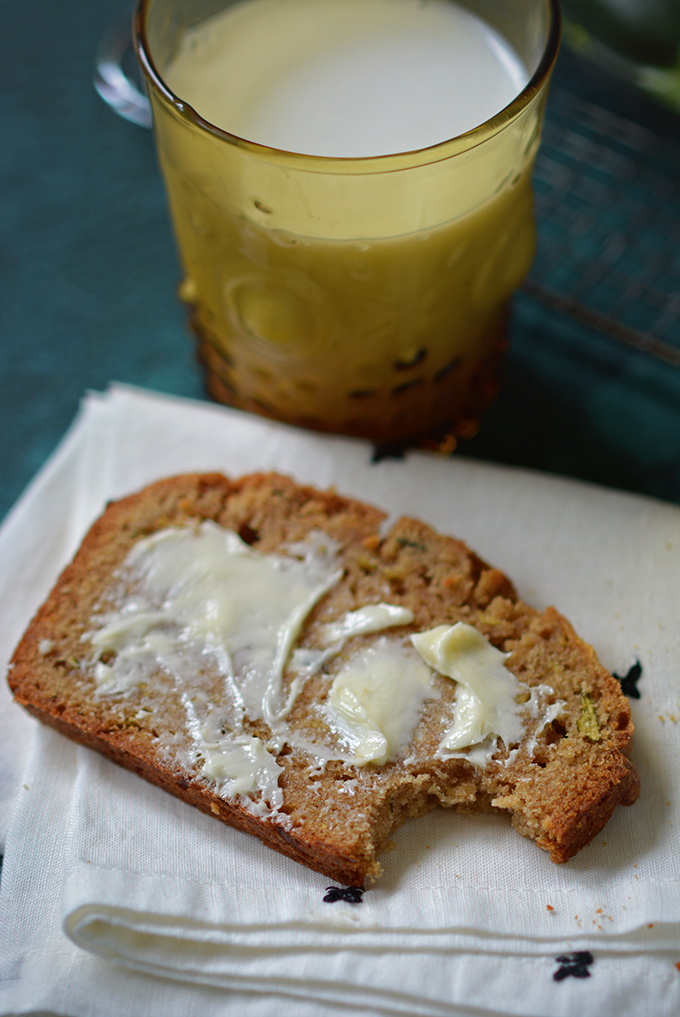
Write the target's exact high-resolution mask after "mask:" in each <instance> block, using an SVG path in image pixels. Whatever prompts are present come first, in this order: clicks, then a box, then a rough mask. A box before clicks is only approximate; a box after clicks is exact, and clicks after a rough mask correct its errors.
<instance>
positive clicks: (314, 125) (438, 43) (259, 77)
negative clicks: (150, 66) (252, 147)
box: [164, 0, 529, 158]
mask: <svg viewBox="0 0 680 1017" xmlns="http://www.w3.org/2000/svg"><path fill="white" fill-rule="evenodd" d="M164 77H165V80H166V81H167V83H168V84H169V85H170V87H171V89H172V90H173V91H174V92H175V94H176V95H177V96H179V98H181V99H183V100H184V101H185V102H188V103H189V104H190V105H191V106H193V108H194V109H195V110H196V111H197V112H198V113H199V114H200V115H201V116H202V117H203V118H204V119H206V120H208V121H210V122H211V123H213V124H215V125H216V126H218V127H221V128H222V129H224V130H227V131H229V132H230V133H232V134H236V135H238V136H239V137H242V138H247V139H248V140H249V141H255V142H259V143H260V144H263V145H268V146H270V147H272V148H280V149H285V150H288V151H292V152H300V153H305V154H308V155H324V156H335V157H340V158H344V157H361V156H375V155H387V154H389V153H394V152H406V151H412V150H415V149H421V148H427V147H429V146H431V145H436V144H438V143H439V142H442V141H445V140H447V139H448V138H453V137H456V136H457V135H459V134H464V133H465V132H466V131H469V130H471V129H472V128H474V127H477V126H479V125H480V124H482V123H484V121H485V120H488V119H489V118H490V117H492V116H494V115H495V114H496V113H498V112H499V111H500V110H501V109H503V108H504V107H505V106H507V105H508V103H510V102H511V101H512V100H513V99H514V98H515V96H516V95H517V94H518V93H519V92H520V91H521V90H522V89H523V88H524V86H525V85H526V83H527V81H528V77H529V75H528V73H527V70H526V68H525V67H524V65H523V64H522V62H521V60H520V58H519V57H518V55H517V54H516V53H515V51H514V50H513V49H512V47H511V46H510V45H509V43H508V42H507V41H506V40H505V39H504V38H503V37H502V36H500V35H499V34H498V33H497V32H496V31H495V30H494V29H492V28H490V27H489V25H487V24H486V23H485V22H483V21H481V20H480V19H479V18H477V17H475V16H474V15H472V14H470V13H469V12H468V11H465V10H463V9H462V8H461V7H458V6H457V4H455V3H451V2H448V0H244V2H242V3H239V4H237V5H236V6H234V7H231V8H229V9H227V10H226V11H225V12H222V13H220V14H218V15H217V16H215V17H213V18H211V19H209V20H207V21H205V22H203V23H202V24H200V25H199V26H197V27H196V28H194V29H192V30H190V31H189V32H187V33H186V35H185V37H184V40H183V42H182V45H181V46H180V49H179V51H178V53H177V54H176V56H175V58H174V60H173V61H172V63H171V64H170V65H169V66H168V67H167V68H165V71H164Z"/></svg>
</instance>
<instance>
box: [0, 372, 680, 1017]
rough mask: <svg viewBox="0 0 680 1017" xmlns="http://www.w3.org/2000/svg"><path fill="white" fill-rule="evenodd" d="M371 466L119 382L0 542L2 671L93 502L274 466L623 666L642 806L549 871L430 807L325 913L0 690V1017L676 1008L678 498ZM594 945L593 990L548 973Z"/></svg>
mask: <svg viewBox="0 0 680 1017" xmlns="http://www.w3.org/2000/svg"><path fill="white" fill-rule="evenodd" d="M370 453H371V449H370V447H369V446H367V445H366V444H365V443H363V442H359V441H351V440H347V439H341V438H334V437H325V436H317V435H310V434H307V433H305V432H300V431H296V430H294V429H291V428H286V427H284V426H282V425H278V424H273V423H271V422H269V421H264V420H259V419H257V418H252V417H249V416H247V415H244V414H240V413H238V412H237V411H232V410H228V409H224V408H220V407H214V406H210V405H206V404H192V403H190V402H189V401H185V400H177V399H171V398H167V397H161V396H157V395H153V394H151V393H144V392H142V391H140V390H135V389H130V388H127V387H124V386H113V387H112V388H111V389H110V390H109V392H108V393H106V395H104V396H102V395H97V394H91V395H89V396H88V397H87V398H86V399H85V401H84V405H83V408H82V410H81V413H80V415H79V418H78V419H77V421H76V423H75V424H74V427H73V428H72V430H71V432H70V433H69V435H68V436H67V437H66V439H65V441H64V443H63V444H62V446H61V447H60V449H59V450H58V452H57V453H56V455H55V457H54V459H53V460H52V461H51V462H50V463H49V464H48V465H47V467H46V468H45V469H44V470H43V471H42V472H41V474H40V475H39V477H38V478H37V479H36V481H35V482H34V484H33V485H32V486H31V488H30V489H29V491H28V492H27V493H26V495H25V496H24V498H23V499H22V500H21V502H20V503H19V504H18V506H17V507H16V509H15V510H14V512H13V513H12V514H11V515H10V517H9V519H8V521H7V523H6V524H5V527H4V528H3V530H2V532H1V533H0V597H1V598H2V602H3V611H5V610H7V612H8V613H6V614H5V615H4V617H5V618H7V619H8V623H7V624H6V623H5V622H4V621H3V626H2V633H1V634H0V638H1V642H0V651H1V653H2V656H3V659H6V658H7V657H8V656H9V653H10V652H11V648H12V645H13V642H14V641H15V640H16V638H17V637H18V636H19V635H20V632H21V630H22V629H23V627H24V625H25V624H26V622H27V621H28V618H29V616H30V614H31V613H32V611H33V610H34V609H35V607H37V606H38V603H39V602H40V600H41V599H42V597H43V596H44V594H45V593H46V592H47V590H48V589H49V586H50V585H51V583H52V582H53V581H54V579H55V578H56V574H57V572H58V570H59V568H60V567H61V565H62V564H63V563H64V562H65V561H66V560H67V558H68V557H69V556H70V554H71V553H72V552H73V550H74V548H75V546H76V545H77V543H78V542H79V540H80V537H81V536H82V533H83V531H84V529H85V528H86V526H87V524H88V523H89V522H90V521H91V520H92V519H93V518H94V517H95V516H96V515H97V514H98V513H99V511H101V508H102V507H103V504H104V503H105V501H106V500H107V499H108V498H111V497H118V496H121V495H123V494H126V493H128V492H130V491H132V490H135V489H137V488H139V487H141V486H143V485H144V484H146V483H149V482H151V481H152V480H154V479H157V478H158V477H160V476H165V475H169V474H172V473H174V472H182V471H188V470H191V471H194V470H211V469H222V470H224V471H225V472H227V473H229V474H231V475H239V474H241V473H245V472H252V471H253V470H255V469H279V470H280V471H281V472H285V473H289V474H291V475H293V476H294V477H295V478H296V479H297V480H299V481H302V482H310V483H314V484H317V485H319V486H328V485H330V484H335V485H336V487H337V488H338V490H340V491H342V492H343V493H347V494H350V495H356V496H358V497H361V498H364V499H365V500H368V501H373V502H374V503H376V504H379V505H381V506H383V507H388V508H390V509H391V510H392V511H393V512H394V513H395V514H412V515H416V516H419V517H420V518H423V519H425V520H426V521H428V522H430V523H431V524H432V525H434V526H436V527H437V528H439V529H441V530H443V531H445V532H449V533H452V534H455V535H457V536H461V537H463V538H464V539H465V540H466V541H467V542H468V543H469V544H470V545H471V546H473V547H474V548H475V550H476V551H478V552H479V553H480V554H481V555H482V557H485V558H487V559H488V560H490V561H492V562H493V563H494V564H496V565H498V566H499V567H501V568H503V569H504V570H506V571H507V572H508V573H509V574H510V575H511V576H512V577H513V579H514V580H515V581H516V584H517V585H518V588H519V590H520V594H521V595H522V596H523V597H524V598H525V599H527V600H529V601H530V602H532V603H534V604H536V605H537V606H539V607H541V606H544V605H546V604H547V603H555V604H556V606H557V607H558V608H559V609H560V610H561V611H563V613H565V614H566V615H567V617H569V618H570V620H571V621H572V622H573V623H574V625H575V627H576V628H577V630H578V631H579V632H580V633H581V634H582V635H583V636H584V637H585V638H586V639H587V640H588V641H590V642H592V643H593V644H594V645H595V646H596V648H597V650H598V652H599V655H600V657H601V659H602V661H603V663H604V664H605V666H607V667H609V668H610V669H613V670H616V671H617V672H618V673H619V674H622V673H625V671H626V670H627V669H628V667H630V666H631V665H632V664H633V663H634V662H635V660H636V659H639V660H640V662H641V663H642V668H643V676H642V679H641V680H640V683H639V685H640V691H641V699H640V700H639V701H636V702H633V715H634V721H635V724H636V745H635V749H634V760H635V762H636V765H637V766H638V769H639V770H640V773H641V778H642V787H643V791H642V796H641V799H640V801H639V802H638V803H637V804H636V805H635V806H633V807H632V808H630V809H619V810H618V811H617V813H616V814H615V816H614V817H613V819H612V820H611V822H610V823H609V825H608V826H607V828H606V830H605V831H604V832H603V833H602V834H601V835H600V836H599V837H598V838H597V839H596V841H595V842H594V843H593V845H591V846H590V847H588V848H586V849H585V850H584V851H583V852H581V853H580V854H579V855H578V856H577V858H575V859H572V860H571V861H570V862H569V863H568V864H567V865H566V866H556V865H553V864H552V863H551V862H550V861H549V859H548V857H547V856H546V855H544V854H543V853H542V852H540V851H539V850H538V849H537V848H536V847H535V845H533V844H532V843H531V842H528V841H524V840H522V839H521V838H520V837H518V836H517V834H516V833H515V832H514V831H513V830H512V829H511V828H510V826H509V824H507V823H506V822H504V820H503V817H499V816H475V817H465V816H459V815H456V814H453V813H450V812H444V811H438V812H436V813H432V814H431V815H430V816H428V817H425V818H424V819H423V820H419V821H417V822H413V823H409V824H406V825H405V826H404V827H402V828H401V829H400V830H399V831H398V833H397V835H396V836H395V838H394V839H395V842H396V849H395V850H394V851H393V852H391V853H389V854H387V855H385V857H384V859H383V864H384V869H385V873H384V876H383V877H382V878H381V879H380V880H379V881H378V883H376V884H375V886H374V888H372V889H370V890H369V891H367V892H366V894H365V895H364V897H363V900H362V902H361V903H359V904H351V903H347V902H344V901H342V900H338V901H334V902H327V901H325V900H324V897H325V896H326V889H327V885H328V880H327V879H325V878H324V877H323V876H320V875H318V874H316V873H312V872H309V871H308V870H306V869H304V868H302V867H301V866H298V865H296V864H295V863H293V862H291V861H289V860H288V859H285V858H283V857H281V856H279V855H277V854H276V853H274V852H272V851H270V850H269V849H268V848H266V847H265V846H264V845H262V844H260V842H259V841H257V840H255V839H253V838H251V837H248V836H246V835H245V834H242V833H240V832H238V831H235V830H232V829H230V828H228V827H225V826H223V825H222V824H220V823H218V822H215V821H214V820H212V819H211V818H210V817H206V816H204V815H203V814H202V813H200V812H198V811H197V810H194V809H191V808H190V807H189V806H187V805H185V804H184V803H182V802H180V801H177V800H175V799H173V798H172V797H171V796H169V795H167V794H165V793H163V792H162V791H160V790H158V789H157V788H154V787H152V786H150V785H148V784H146V783H145V782H144V781H141V780H140V779H139V778H137V777H136V776H135V775H133V774H130V773H127V772H126V771H123V770H121V769H119V768H117V767H115V766H114V764H112V763H110V762H109V761H108V760H106V759H104V758H103V757H99V756H98V755H96V754H95V753H92V752H90V751H89V750H86V749H84V748H82V747H79V746H76V745H74V744H71V743H70V742H68V741H67V740H66V739H64V738H62V737H60V736H59V735H57V734H55V733H54V732H51V731H49V730H46V729H43V728H40V727H39V726H38V725H36V724H35V723H34V722H33V721H32V720H31V719H30V718H27V717H26V716H25V715H24V714H23V713H22V712H21V711H20V710H19V709H18V708H17V707H16V706H15V705H14V704H12V703H11V702H9V695H8V693H6V691H5V690H4V689H3V691H2V692H0V736H2V742H1V743H0V796H3V797H0V804H4V811H3V812H2V815H6V814H7V810H8V808H9V804H10V803H11V801H12V800H13V799H15V801H14V807H13V812H12V819H11V823H10V826H9V830H8V832H7V843H6V857H5V866H4V869H3V877H2V886H1V888H0V927H2V928H4V929H5V931H6V936H5V943H4V945H3V947H2V953H1V954H0V1014H10V1013H12V1014H14V1013H16V1014H25V1013H37V1012H45V1013H59V1014H69V1015H71V1017H81V1015H82V1017H89V1015H91V1014H100V1013H101V1014H104V1013H105V1014H111V1013H130V1014H134V1015H135V1017H147V1015H148V1017H155V1015H156V1014H158V1017H174V1015H177V1017H180V1015H181V1017H184V1015H187V1017H189V1015H195V1014H196V1013H201V1014H202V1015H206V1017H210V1015H212V1014H216V1015H217V1014H220V1015H221V1014H231V1013H232V1012H233V1013H234V1014H237V1013H238V1014H239V1015H241V1014H243V1015H245V1017H248V1015H250V1014H252V1015H253V1017H259V1015H260V1014H263V1015H264V1014H268V1015H269V1014H271V1013H273V1012H284V1013H286V1014H289V1013H290V1014H295V1015H296V1017H297V1015H298V1014H299V1017H306V1014H307V1013H310V1014H311V1013H314V1014H317V1015H318V1014H325V1013H328V1014H329V1015H330V1014H335V1013H336V1012H337V1013H340V1012H346V1010H347V1008H349V1009H350V1011H351V1012H352V1013H355V1014H363V1013H365V1014H377V1013H386V1014H414V1015H416V1014H423V1015H434V1017H439V1015H447V1017H448V1015H457V1014H461V1015H466V1014H474V1015H477V1017H478V1015H482V1014H488V1015H491V1014H508V1015H510V1014H513V1015H522V1017H545V1015H546V1014H547V1013H550V1014H551V1015H552V1014H555V1015H556V1017H561V1015H562V1014H564V1015H565V1017H567V1015H570V1017H571V1015H573V1014H574V1013H575V1012H580V1013H582V1014H583V1015H584V1017H588V1015H590V1014H593V1015H595V1014H597V1013H598V1012H600V1011H603V1012H607V1013H610V1012H612V1013H613V1012H617V1013H619V1014H623V1015H625V1014H628V1013H630V1014H633V1013H635V1014H636V1015H637V1014H647V1013H648V1014H650V1015H651V1014H654V1015H655V1017H664V1015H671V1014H675V1013H677V1012H678V1010H680V970H678V968H677V966H676V965H677V964H678V963H680V889H679V876H680V864H679V863H680V854H679V851H678V848H679V846H680V845H679V842H678V818H679V817H680V808H679V805H678V803H679V802H680V773H679V768H678V766H677V759H678V747H679V742H680V738H679V730H680V701H679V700H680V693H679V691H678V680H677V676H678V673H679V671H680V646H679V645H678V638H677V619H678V617H680V510H678V509H677V508H675V507H673V506H669V505H664V504H661V503H657V502H653V501H651V500H649V499H645V498H640V497H637V496H632V495H625V494H621V493H617V492H612V491H606V490H603V489H599V488H595V487H592V486H589V485H584V484H580V483H576V482H572V481H565V480H561V479H558V478H554V477H545V476H541V475H538V474H533V473H529V472H527V471H521V470H513V469H509V468H501V467H495V466H490V465H485V464H480V463H475V462H471V461H468V460H463V459H457V460H456V459H454V460H450V461H444V460H438V459H436V458H434V457H431V456H428V455H425V454H421V453H413V454H411V455H409V456H408V458H407V459H406V460H405V461H400V462H399V461H387V462H383V463H380V464H377V465H374V464H371V462H370ZM17 577H20V581H19V580H17ZM5 605H8V607H7V609H5ZM20 774H21V775H20ZM587 951H588V952H590V954H591V955H592V958H593V959H592V962H590V963H588V964H585V965H584V964H583V963H582V964H581V968H580V974H581V976H582V975H583V974H584V971H585V972H586V973H587V974H588V975H589V977H574V974H575V969H578V967H579V965H578V963H576V964H574V963H573V962H571V967H570V962H566V963H565V962H557V961H556V958H558V957H565V956H567V955H568V956H573V955H574V954H576V953H578V952H580V953H581V954H584V953H585V952H587ZM560 968H562V969H563V971H564V969H565V968H566V969H568V970H567V974H566V975H565V977H564V978H563V979H562V980H560V981H555V979H554V977H553V976H554V975H555V974H556V973H557V972H558V971H559V970H560ZM569 969H570V971H571V973H569ZM577 973H578V972H577ZM149 975H152V976H155V977H152V978H150V977H149ZM282 1004H283V1005H284V1006H285V1009H284V1010H283V1011H282V1010H281V1006H282Z"/></svg>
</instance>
